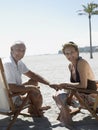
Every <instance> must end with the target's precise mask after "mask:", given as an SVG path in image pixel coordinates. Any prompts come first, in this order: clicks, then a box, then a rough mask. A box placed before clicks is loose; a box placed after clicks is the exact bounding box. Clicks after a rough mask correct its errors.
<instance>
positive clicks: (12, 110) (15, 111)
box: [0, 58, 29, 130]
mask: <svg viewBox="0 0 98 130" xmlns="http://www.w3.org/2000/svg"><path fill="white" fill-rule="evenodd" d="M19 95H21V93H18V94H12V93H11V92H10V89H9V86H8V84H7V81H6V77H5V74H4V68H3V64H2V60H1V58H0V114H2V115H7V116H11V117H13V118H12V120H11V121H10V123H9V125H8V127H7V130H10V129H11V127H12V125H13V124H14V123H15V121H16V119H17V117H18V115H28V116H29V114H26V113H22V110H23V109H25V108H27V107H29V103H28V98H29V93H27V96H26V97H25V99H24V100H23V101H22V103H21V105H20V106H19V107H15V105H14V102H13V99H12V98H13V97H14V96H19Z"/></svg>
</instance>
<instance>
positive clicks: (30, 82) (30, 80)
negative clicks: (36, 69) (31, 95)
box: [28, 79, 38, 86]
mask: <svg viewBox="0 0 98 130" xmlns="http://www.w3.org/2000/svg"><path fill="white" fill-rule="evenodd" d="M28 85H35V86H38V82H37V81H36V80H33V79H29V80H28Z"/></svg>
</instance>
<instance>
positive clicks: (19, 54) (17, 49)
mask: <svg viewBox="0 0 98 130" xmlns="http://www.w3.org/2000/svg"><path fill="white" fill-rule="evenodd" d="M25 51H26V47H25V45H24V44H19V45H16V46H14V47H12V48H11V54H12V56H13V58H14V60H15V61H16V62H17V61H19V60H21V59H22V58H23V57H24V54H25Z"/></svg>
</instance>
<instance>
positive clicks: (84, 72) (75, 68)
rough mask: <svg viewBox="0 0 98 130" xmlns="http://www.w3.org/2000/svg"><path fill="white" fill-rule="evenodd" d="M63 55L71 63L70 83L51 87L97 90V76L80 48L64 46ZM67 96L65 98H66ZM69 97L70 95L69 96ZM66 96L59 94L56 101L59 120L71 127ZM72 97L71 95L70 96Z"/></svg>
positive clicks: (70, 43)
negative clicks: (82, 55)
mask: <svg viewBox="0 0 98 130" xmlns="http://www.w3.org/2000/svg"><path fill="white" fill-rule="evenodd" d="M62 51H63V54H64V55H65V57H66V58H67V59H68V60H69V61H70V64H69V66H68V67H69V71H70V81H71V82H70V83H61V84H51V85H50V86H51V87H54V88H55V89H64V88H66V87H68V86H69V87H70V86H71V87H75V88H83V89H93V90H96V88H97V87H96V83H95V76H94V73H93V71H92V69H91V67H90V65H89V63H88V62H87V61H86V60H85V59H83V58H82V57H80V56H79V49H78V46H77V45H76V44H75V43H73V42H69V43H66V44H64V46H63V49H62ZM64 95H65V96H64ZM67 95H68V94H67ZM65 97H66V94H64V93H63V94H57V95H55V96H54V99H55V101H56V103H57V105H58V106H59V109H60V114H59V120H60V121H61V122H62V123H63V124H65V125H69V126H70V125H71V123H72V120H71V116H70V110H69V107H68V106H67V103H66V101H65ZM70 97H71V95H70Z"/></svg>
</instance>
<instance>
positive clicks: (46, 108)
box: [40, 106, 51, 111]
mask: <svg viewBox="0 0 98 130" xmlns="http://www.w3.org/2000/svg"><path fill="white" fill-rule="evenodd" d="M50 108H51V107H50V106H44V107H41V108H40V111H44V110H48V109H50Z"/></svg>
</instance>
